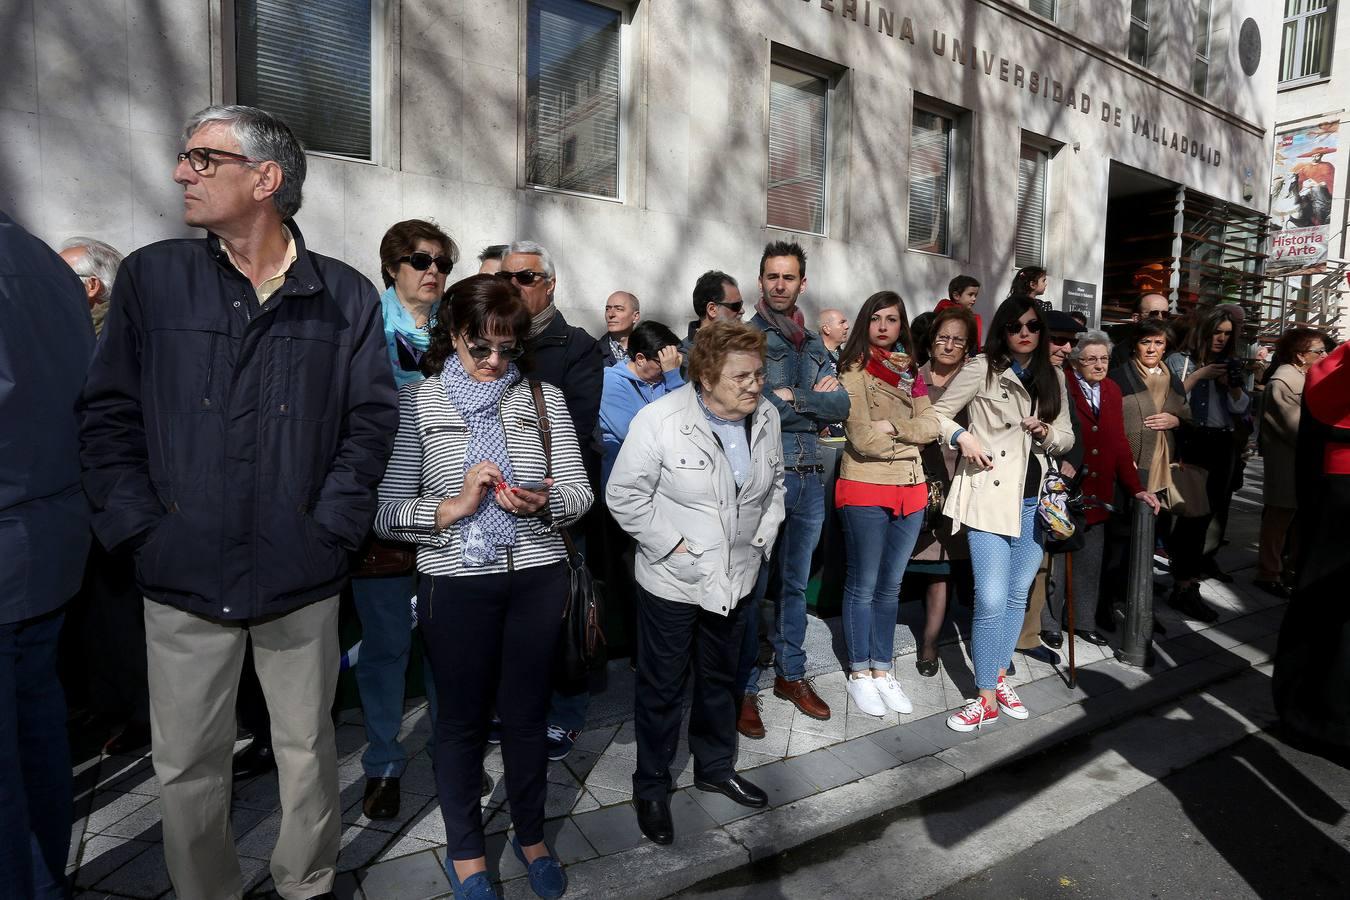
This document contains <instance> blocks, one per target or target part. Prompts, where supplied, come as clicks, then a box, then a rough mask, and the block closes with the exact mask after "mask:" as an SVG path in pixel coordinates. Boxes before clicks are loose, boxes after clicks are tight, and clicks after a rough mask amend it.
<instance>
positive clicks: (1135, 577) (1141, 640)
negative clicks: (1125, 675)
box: [1116, 500, 1154, 668]
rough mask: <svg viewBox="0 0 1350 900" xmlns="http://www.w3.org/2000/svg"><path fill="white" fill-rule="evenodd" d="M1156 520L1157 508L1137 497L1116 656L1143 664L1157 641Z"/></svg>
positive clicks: (1145, 663)
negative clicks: (1154, 559)
mask: <svg viewBox="0 0 1350 900" xmlns="http://www.w3.org/2000/svg"><path fill="white" fill-rule="evenodd" d="M1153 523H1154V517H1153V511H1152V510H1151V509H1149V508H1148V506H1147V505H1145V504H1144V502H1143V501H1141V500H1135V501H1134V515H1133V522H1132V527H1131V529H1130V568H1129V581H1128V584H1127V587H1126V589H1125V590H1126V594H1125V623H1124V634H1123V635H1122V639H1121V645H1120V649H1119V650H1117V651H1116V659H1118V660H1120V661H1121V662H1123V663H1125V665H1127V666H1138V667H1139V668H1143V667H1144V666H1146V665H1147V664H1148V656H1149V648H1150V646H1151V645H1152V643H1153Z"/></svg>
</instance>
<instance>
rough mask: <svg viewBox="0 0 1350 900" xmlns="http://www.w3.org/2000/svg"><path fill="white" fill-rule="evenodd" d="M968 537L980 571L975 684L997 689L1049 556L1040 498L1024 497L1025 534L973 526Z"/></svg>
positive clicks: (977, 577)
mask: <svg viewBox="0 0 1350 900" xmlns="http://www.w3.org/2000/svg"><path fill="white" fill-rule="evenodd" d="M966 540H967V541H968V542H969V544H970V564H971V566H972V568H973V569H974V570H975V614H974V616H973V622H972V625H971V639H970V643H971V648H970V655H971V657H972V659H973V660H974V663H975V687H976V688H978V689H980V690H982V691H992V690H994V689H995V688H997V687H998V670H999V669H1003V668H1006V667H1007V665H1008V662H1009V661H1010V660H1011V659H1012V654H1013V650H1014V649H1015V648H1016V647H1017V637H1018V635H1019V634H1021V632H1022V619H1023V617H1024V616H1025V615H1026V610H1027V594H1028V593H1029V592H1030V591H1031V582H1032V581H1033V580H1035V578H1036V571H1037V569H1039V568H1040V565H1041V557H1042V556H1043V555H1044V554H1043V550H1042V549H1041V544H1042V542H1043V541H1042V538H1041V529H1040V522H1039V519H1038V516H1037V514H1036V498H1035V497H1028V498H1026V499H1025V500H1023V501H1022V533H1021V534H1020V535H1019V536H1018V537H1015V538H1012V537H1008V536H1007V535H1003V534H991V533H990V532H987V531H979V530H976V529H974V528H970V529H967V538H966Z"/></svg>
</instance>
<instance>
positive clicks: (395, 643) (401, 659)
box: [352, 575, 436, 778]
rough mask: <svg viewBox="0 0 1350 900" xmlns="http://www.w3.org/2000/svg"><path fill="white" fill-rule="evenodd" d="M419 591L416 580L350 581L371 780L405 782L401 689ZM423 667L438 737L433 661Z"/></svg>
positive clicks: (363, 761) (364, 766) (367, 768)
mask: <svg viewBox="0 0 1350 900" xmlns="http://www.w3.org/2000/svg"><path fill="white" fill-rule="evenodd" d="M416 592H417V576H416V575H394V576H390V577H386V578H353V579H352V599H353V600H354V601H355V603H356V616H357V618H358V619H360V620H361V653H360V655H359V656H358V657H357V660H356V666H355V668H354V669H353V672H354V674H355V675H356V688H357V691H358V692H359V693H360V695H361V714H362V718H363V720H364V721H365V726H366V740H367V741H368V742H369V746H367V747H366V751H365V753H363V754H362V755H361V768H362V769H363V770H365V773H366V777H367V778H401V777H402V776H403V770H404V769H405V768H406V767H407V765H408V753H407V751H405V750H404V749H403V745H402V744H401V743H399V739H398V733H399V729H401V728H402V727H403V689H404V684H405V680H406V678H407V673H408V658H409V656H410V655H411V653H412V627H413V619H412V605H411V602H410V601H411V600H412V596H413V594H415V593H416ZM424 659H425V658H424ZM425 662H426V668H425V673H426V677H425V679H424V680H425V682H426V690H427V700H428V702H429V703H430V714H431V727H432V734H435V733H436V732H435V728H436V696H435V688H434V687H433V684H432V680H431V665H430V660H429V659H426V660H425Z"/></svg>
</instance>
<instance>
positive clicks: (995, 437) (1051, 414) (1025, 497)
mask: <svg viewBox="0 0 1350 900" xmlns="http://www.w3.org/2000/svg"><path fill="white" fill-rule="evenodd" d="M1046 337H1047V335H1046V333H1045V319H1044V317H1043V316H1042V314H1041V308H1040V306H1039V305H1038V304H1037V303H1036V301H1035V300H1034V299H1032V298H1031V297H1026V296H1013V297H1009V298H1008V299H1007V300H1004V301H1003V303H1002V304H1001V305H1000V306H999V308H998V311H997V312H995V313H994V318H993V320H992V321H991V322H990V323H989V333H988V335H987V337H986V339H985V344H984V353H983V355H981V356H978V357H976V358H975V359H973V360H971V361H970V362H969V363H967V364H966V365H965V367H963V368H962V369H961V371H960V373H958V374H957V376H956V378H955V379H953V381H952V382H951V384H950V385H948V387H947V390H946V391H945V392H944V393H943V395H942V397H941V398H940V399H939V400H938V401H937V402H936V403H934V404H933V405H932V406H931V407H929V409H928V411H927V413H926V414H927V415H930V416H936V417H937V418H938V420H939V424H940V430H941V438H940V440H942V441H945V442H947V443H948V445H950V446H952V447H957V448H959V449H960V451H961V461H960V463H959V464H958V467H957V471H956V478H955V479H954V480H953V481H952V487H951V492H950V494H949V495H948V497H947V503H946V507H945V508H944V510H943V511H944V512H945V513H946V514H947V516H948V517H950V518H951V520H952V522H953V524H954V526H955V527H958V528H960V527H964V528H965V529H966V534H967V541H968V543H969V544H970V559H971V565H972V567H973V568H974V571H975V614H974V621H973V625H972V628H971V658H972V661H973V662H974V665H975V687H976V689H977V690H978V691H979V696H978V697H976V698H974V699H973V700H971V701H970V702H969V703H968V704H967V705H966V706H964V707H962V708H961V709H960V710H957V711H956V712H955V713H953V714H952V716H951V717H950V718H948V720H947V725H948V727H950V728H952V729H954V730H956V731H971V730H973V729H975V728H978V727H979V726H980V725H981V724H983V723H985V722H991V721H997V720H998V718H999V714H1000V713H1002V714H1003V715H1007V716H1010V717H1012V718H1014V719H1025V718H1026V717H1027V715H1028V713H1027V709H1026V707H1025V706H1024V705H1023V704H1022V701H1021V698H1019V697H1018V696H1017V692H1016V691H1014V690H1013V688H1012V685H1010V684H1008V683H1007V681H1006V680H1005V678H1004V676H1005V675H1006V674H1007V668H1008V662H1009V661H1010V660H1011V659H1012V652H1013V648H1014V647H1015V646H1016V644H1017V637H1018V634H1019V632H1020V631H1021V628H1022V619H1023V615H1024V614H1025V612H1026V607H1027V593H1028V591H1029V590H1030V588H1031V582H1032V580H1033V579H1034V578H1035V577H1036V570H1037V568H1038V567H1039V566H1040V562H1041V557H1042V555H1043V554H1042V549H1041V547H1042V543H1043V541H1042V537H1041V532H1040V528H1039V527H1038V523H1037V505H1038V501H1039V500H1040V496H1041V490H1042V486H1043V481H1044V477H1045V475H1046V473H1048V472H1052V471H1056V470H1057V469H1058V465H1057V464H1056V463H1055V462H1054V458H1055V457H1058V456H1062V455H1063V454H1064V453H1066V452H1068V450H1070V449H1071V448H1072V447H1073V442H1074V438H1073V426H1072V424H1071V422H1070V420H1069V401H1068V397H1067V394H1066V392H1065V388H1064V373H1063V372H1062V371H1060V370H1059V369H1058V368H1056V367H1055V365H1054V364H1053V363H1052V362H1051V361H1050V354H1049V344H1048V342H1047V341H1046V340H1045V338H1046ZM962 410H965V412H966V415H967V417H968V420H969V425H967V426H966V427H965V428H962V427H961V426H960V425H958V424H957V423H956V421H955V419H956V416H957V415H958V414H959V413H960V412H961V411H962Z"/></svg>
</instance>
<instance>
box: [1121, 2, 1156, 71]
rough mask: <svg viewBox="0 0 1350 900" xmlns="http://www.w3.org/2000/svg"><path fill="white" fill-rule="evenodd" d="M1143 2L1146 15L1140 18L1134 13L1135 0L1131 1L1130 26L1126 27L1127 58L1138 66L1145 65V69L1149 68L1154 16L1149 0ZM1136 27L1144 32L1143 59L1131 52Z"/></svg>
mask: <svg viewBox="0 0 1350 900" xmlns="http://www.w3.org/2000/svg"><path fill="white" fill-rule="evenodd" d="M1143 4H1144V17H1143V18H1142V19H1141V18H1139V17H1138V16H1136V15H1135V14H1134V2H1133V0H1131V3H1130V24H1129V27H1128V28H1126V29H1125V58H1126V59H1128V60H1129V61H1130V62H1132V63H1134V64H1135V65H1136V66H1142V67H1144V68H1145V69H1147V68H1148V61H1149V57H1150V47H1149V44H1150V43H1151V41H1150V40H1149V38H1151V37H1152V36H1153V34H1152V30H1151V29H1152V23H1151V20H1152V18H1153V15H1152V13H1153V10H1152V9H1150V8H1149V0H1143ZM1135 28H1138V29H1139V30H1140V31H1142V32H1143V33H1144V58H1143V59H1135V58H1134V57H1133V56H1132V55H1130V54H1131V49H1132V48H1131V46H1130V44H1131V38H1132V37H1133V36H1134V30H1135Z"/></svg>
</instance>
